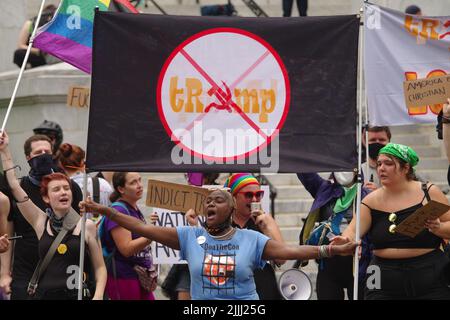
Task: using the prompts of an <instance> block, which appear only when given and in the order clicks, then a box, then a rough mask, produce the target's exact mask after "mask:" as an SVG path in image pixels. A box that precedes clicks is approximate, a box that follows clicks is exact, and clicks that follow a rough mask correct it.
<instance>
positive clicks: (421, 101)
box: [403, 75, 450, 108]
mask: <svg viewBox="0 0 450 320" xmlns="http://www.w3.org/2000/svg"><path fill="white" fill-rule="evenodd" d="M403 92H404V95H405V102H406V105H407V107H408V108H411V107H421V106H428V105H435V104H441V103H447V98H450V75H446V76H442V77H433V78H427V79H419V80H411V81H404V82H403Z"/></svg>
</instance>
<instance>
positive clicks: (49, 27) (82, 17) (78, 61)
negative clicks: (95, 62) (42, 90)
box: [34, 0, 111, 73]
mask: <svg viewBox="0 0 450 320" xmlns="http://www.w3.org/2000/svg"><path fill="white" fill-rule="evenodd" d="M110 4H111V0H62V1H61V3H60V5H59V8H58V10H57V12H56V14H55V16H54V17H53V20H52V21H50V22H49V23H47V24H46V25H44V26H42V27H41V28H40V29H39V30H38V32H37V35H36V37H35V39H34V47H36V48H38V49H40V50H42V51H44V52H46V53H49V54H51V55H53V56H55V57H57V58H59V59H61V60H62V61H65V62H67V63H70V64H71V65H73V66H75V67H76V68H78V69H80V70H83V71H84V72H86V73H91V64H92V32H93V23H94V10H95V8H96V7H98V8H99V10H101V11H108V10H109V7H110Z"/></svg>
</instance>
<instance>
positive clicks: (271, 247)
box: [262, 239, 357, 260]
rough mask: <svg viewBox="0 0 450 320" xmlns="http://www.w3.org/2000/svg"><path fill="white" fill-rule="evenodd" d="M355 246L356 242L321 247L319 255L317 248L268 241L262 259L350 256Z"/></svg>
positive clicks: (307, 258)
mask: <svg viewBox="0 0 450 320" xmlns="http://www.w3.org/2000/svg"><path fill="white" fill-rule="evenodd" d="M356 246H357V245H356V242H353V241H350V242H348V243H346V244H343V245H328V246H323V247H324V248H322V250H323V251H322V253H320V247H319V246H306V245H301V246H289V245H286V244H284V243H282V242H279V241H276V240H272V239H270V240H269V241H267V244H266V246H265V247H264V251H263V256H262V257H263V259H264V260H273V259H283V260H309V259H318V258H325V257H332V256H336V255H340V256H351V255H353V253H354V252H355V248H356Z"/></svg>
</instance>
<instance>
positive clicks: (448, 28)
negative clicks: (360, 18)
mask: <svg viewBox="0 0 450 320" xmlns="http://www.w3.org/2000/svg"><path fill="white" fill-rule="evenodd" d="M364 6H365V14H364V17H365V23H364V28H365V34H364V39H365V41H364V66H365V79H366V92H367V102H368V109H369V121H370V124H371V125H373V126H384V125H407V124H414V123H428V122H433V123H434V122H436V115H437V114H438V113H439V111H440V110H441V109H442V104H430V105H421V106H412V105H410V106H409V107H408V106H407V105H406V104H405V98H404V94H403V82H404V81H406V80H416V79H424V78H432V77H439V76H444V75H446V74H448V73H449V72H450V16H447V17H425V16H416V15H409V14H404V13H402V12H399V11H395V10H392V9H388V8H383V7H380V6H377V5H373V4H369V3H365V5H364ZM449 97H450V96H449Z"/></svg>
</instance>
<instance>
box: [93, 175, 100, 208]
mask: <svg viewBox="0 0 450 320" xmlns="http://www.w3.org/2000/svg"><path fill="white" fill-rule="evenodd" d="M91 180H92V200H94V202H96V203H100V180H99V179H98V177H97V176H95V177H93V178H91Z"/></svg>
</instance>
